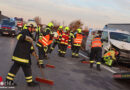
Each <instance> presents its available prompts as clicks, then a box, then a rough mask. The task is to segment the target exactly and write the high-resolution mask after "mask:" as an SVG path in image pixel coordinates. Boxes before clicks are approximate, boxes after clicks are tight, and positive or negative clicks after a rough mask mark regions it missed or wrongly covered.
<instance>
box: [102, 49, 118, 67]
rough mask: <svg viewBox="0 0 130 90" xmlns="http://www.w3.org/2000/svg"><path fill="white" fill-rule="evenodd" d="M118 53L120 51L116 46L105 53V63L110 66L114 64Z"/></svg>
mask: <svg viewBox="0 0 130 90" xmlns="http://www.w3.org/2000/svg"><path fill="white" fill-rule="evenodd" d="M117 55H118V51H116V49H115V48H112V49H111V50H110V51H108V52H107V53H105V54H104V56H103V59H104V61H105V64H106V65H108V66H110V67H111V66H112V64H113V61H115V60H116V56H117Z"/></svg>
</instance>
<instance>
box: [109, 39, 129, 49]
mask: <svg viewBox="0 0 130 90" xmlns="http://www.w3.org/2000/svg"><path fill="white" fill-rule="evenodd" d="M110 42H111V44H113V45H114V46H116V47H117V48H119V49H122V50H128V51H130V43H127V42H123V41H118V40H114V39H110Z"/></svg>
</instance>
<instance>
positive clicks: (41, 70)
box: [32, 42, 44, 77]
mask: <svg viewBox="0 0 130 90" xmlns="http://www.w3.org/2000/svg"><path fill="white" fill-rule="evenodd" d="M32 46H33V48H34V52H35V53H36V49H35V47H34V44H33V42H32ZM36 55H37V54H36ZM36 60H37V61H38V59H37V58H36ZM40 71H41V74H42V76H43V77H44V72H43V70H42V67H41V65H40Z"/></svg>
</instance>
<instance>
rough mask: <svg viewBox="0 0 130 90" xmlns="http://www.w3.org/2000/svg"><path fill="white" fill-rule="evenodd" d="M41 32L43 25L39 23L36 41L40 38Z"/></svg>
mask: <svg viewBox="0 0 130 90" xmlns="http://www.w3.org/2000/svg"><path fill="white" fill-rule="evenodd" d="M40 33H41V25H40V24H39V25H38V27H37V29H36V34H35V40H36V41H37V40H39V36H40Z"/></svg>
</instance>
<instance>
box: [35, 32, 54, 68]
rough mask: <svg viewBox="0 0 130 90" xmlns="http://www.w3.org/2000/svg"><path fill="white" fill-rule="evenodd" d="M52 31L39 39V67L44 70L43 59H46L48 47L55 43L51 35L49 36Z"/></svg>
mask: <svg viewBox="0 0 130 90" xmlns="http://www.w3.org/2000/svg"><path fill="white" fill-rule="evenodd" d="M49 33H50V30H49V31H47V32H46V33H45V32H43V35H42V36H40V37H39V40H38V43H37V47H38V54H39V62H38V66H39V67H41V68H44V62H43V59H46V56H47V54H46V53H47V50H48V46H49V45H50V44H51V43H52V42H53V39H52V37H51V35H50V34H49Z"/></svg>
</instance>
